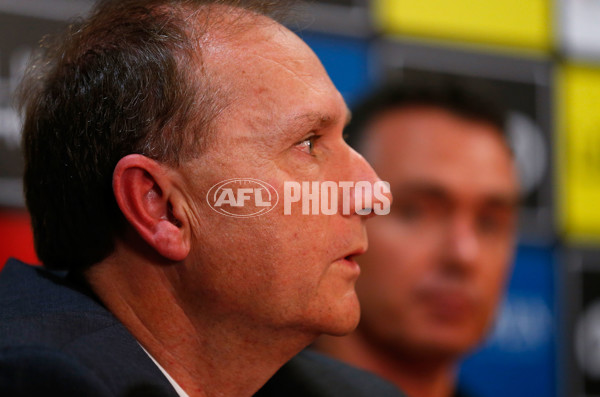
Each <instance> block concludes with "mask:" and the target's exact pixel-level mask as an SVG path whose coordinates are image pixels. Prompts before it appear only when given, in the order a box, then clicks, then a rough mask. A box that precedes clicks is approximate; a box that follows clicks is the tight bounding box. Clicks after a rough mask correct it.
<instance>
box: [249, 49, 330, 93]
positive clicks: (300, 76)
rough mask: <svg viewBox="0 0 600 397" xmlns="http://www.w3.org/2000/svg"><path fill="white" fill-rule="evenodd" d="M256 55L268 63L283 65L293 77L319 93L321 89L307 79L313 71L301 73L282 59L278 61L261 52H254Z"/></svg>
mask: <svg viewBox="0 0 600 397" xmlns="http://www.w3.org/2000/svg"><path fill="white" fill-rule="evenodd" d="M252 55H253V56H254V57H257V58H260V59H262V60H264V61H266V62H268V63H271V64H273V65H276V66H279V67H281V68H282V69H283V70H285V71H286V72H287V73H288V74H290V75H292V76H293V77H295V78H296V79H297V80H299V81H300V82H301V83H302V84H304V85H305V86H306V87H308V88H309V89H310V90H311V91H314V92H315V93H317V94H319V90H318V89H317V88H316V87H314V86H313V85H312V84H309V83H308V82H307V81H306V78H307V77H311V76H312V74H311V73H306V74H301V73H299V72H298V71H297V70H294V68H292V67H290V66H288V65H286V64H285V63H284V62H281V61H277V60H275V59H272V58H269V57H266V56H263V55H260V54H252Z"/></svg>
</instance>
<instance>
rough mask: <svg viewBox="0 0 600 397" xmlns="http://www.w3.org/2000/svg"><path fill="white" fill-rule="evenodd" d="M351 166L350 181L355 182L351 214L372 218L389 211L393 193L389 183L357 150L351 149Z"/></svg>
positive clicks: (351, 192) (351, 194)
mask: <svg viewBox="0 0 600 397" xmlns="http://www.w3.org/2000/svg"><path fill="white" fill-rule="evenodd" d="M350 151H351V153H350V158H351V161H350V164H351V166H350V168H349V170H348V171H349V178H350V179H348V181H351V182H354V187H353V188H352V189H351V190H350V197H349V199H350V209H351V212H350V214H349V215H354V214H357V215H360V216H363V217H365V218H370V217H372V216H374V215H380V214H387V213H389V209H390V206H391V204H392V200H393V197H392V193H391V192H390V189H389V184H387V183H386V182H384V181H382V180H381V179H380V178H379V176H377V173H376V172H375V171H374V170H373V168H372V167H371V165H370V164H369V163H368V162H367V160H365V158H364V157H363V156H361V155H360V154H359V153H357V152H356V151H354V150H352V149H350Z"/></svg>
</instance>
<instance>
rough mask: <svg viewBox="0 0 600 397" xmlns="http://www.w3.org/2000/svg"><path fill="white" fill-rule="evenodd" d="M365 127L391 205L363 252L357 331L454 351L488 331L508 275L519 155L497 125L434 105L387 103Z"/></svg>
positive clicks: (389, 341)
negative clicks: (387, 184)
mask: <svg viewBox="0 0 600 397" xmlns="http://www.w3.org/2000/svg"><path fill="white" fill-rule="evenodd" d="M367 132H368V137H369V138H368V139H369V140H368V143H367V145H368V146H367V147H366V148H365V157H366V158H367V159H369V160H370V161H371V162H372V165H373V168H374V169H375V170H376V171H377V172H378V174H379V176H380V177H381V178H382V179H383V180H386V181H388V182H390V185H391V189H392V193H393V195H394V204H393V206H392V210H391V213H390V215H388V216H385V217H379V218H378V219H373V221H372V222H370V224H369V225H368V233H369V242H370V248H369V251H368V252H367V253H366V254H365V255H364V256H363V257H361V258H359V262H360V264H361V268H362V271H363V273H362V275H361V278H360V279H359V281H358V284H357V292H358V296H359V298H360V302H361V306H362V320H361V325H360V326H359V329H360V332H363V333H364V334H365V335H366V336H367V337H368V338H370V339H372V340H378V343H379V344H383V346H386V349H388V350H392V351H396V352H398V353H400V354H408V355H413V356H416V357H421V358H425V357H427V356H429V355H434V356H439V355H442V356H446V357H452V358H455V357H456V356H457V355H460V354H462V353H464V352H465V351H467V350H468V349H470V348H472V347H473V346H474V345H475V344H477V343H478V342H479V341H480V340H481V338H482V337H483V335H484V333H485V331H486V329H487V328H488V326H489V325H490V323H491V322H492V320H493V317H494V312H495V309H496V306H497V304H498V301H499V298H500V297H501V294H502V291H503V287H504V284H505V280H506V278H507V273H508V270H509V262H510V261H511V257H512V249H513V240H514V232H515V211H516V202H517V183H516V180H515V170H514V168H513V160H512V158H511V155H510V153H509V150H508V148H507V147H506V145H505V143H504V142H503V141H502V139H501V138H500V137H499V136H498V131H497V130H495V129H494V127H492V126H491V125H487V124H484V123H480V122H476V121H470V120H467V119H464V118H461V117H459V116H455V115H452V114H450V113H448V112H446V111H444V110H441V109H436V108H428V107H409V108H403V109H397V110H391V111H388V112H386V113H383V114H382V115H380V116H379V117H377V118H376V120H375V121H374V122H373V123H372V124H371V125H370V128H369V129H368V131H367Z"/></svg>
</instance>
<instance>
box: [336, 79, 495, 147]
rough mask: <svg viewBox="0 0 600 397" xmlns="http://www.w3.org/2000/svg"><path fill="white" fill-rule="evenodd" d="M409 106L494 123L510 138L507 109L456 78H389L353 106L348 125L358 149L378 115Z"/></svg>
mask: <svg viewBox="0 0 600 397" xmlns="http://www.w3.org/2000/svg"><path fill="white" fill-rule="evenodd" d="M409 107H428V108H436V109H442V110H445V111H447V112H449V113H452V114H454V115H457V116H460V117H462V118H465V119H468V120H473V121H478V122H481V123H485V124H490V125H492V126H494V127H496V129H497V130H498V132H499V133H500V134H502V136H503V138H504V139H507V136H506V133H505V121H506V112H505V109H503V108H502V106H500V105H499V104H498V103H496V102H495V100H493V99H492V98H491V97H490V96H486V95H482V94H481V93H479V92H476V91H474V90H471V89H467V88H465V87H463V86H461V85H458V84H457V83H453V82H436V83H434V82H432V83H417V82H406V83H402V82H388V83H386V84H385V85H382V86H381V87H380V88H378V89H376V90H374V91H373V92H371V93H370V94H369V95H368V96H367V97H365V98H363V100H362V101H361V102H360V103H359V104H358V105H357V106H356V107H354V108H353V109H352V121H351V122H350V124H349V125H348V126H347V127H346V129H345V131H344V132H345V134H346V136H347V141H348V143H349V144H350V146H352V147H353V148H355V149H356V150H358V151H361V149H362V143H363V140H365V139H368V138H367V137H366V136H365V135H366V134H367V131H366V129H367V127H368V125H369V123H371V122H372V121H373V120H375V119H376V118H377V117H378V116H380V115H382V114H383V113H386V112H388V111H392V110H400V109H404V108H409Z"/></svg>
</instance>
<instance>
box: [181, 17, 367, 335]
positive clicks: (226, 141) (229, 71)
mask: <svg viewBox="0 0 600 397" xmlns="http://www.w3.org/2000/svg"><path fill="white" fill-rule="evenodd" d="M262 22H264V21H262ZM257 25H258V26H259V27H257V28H252V29H251V30H250V31H248V32H246V33H245V34H244V36H243V37H237V38H236V39H235V40H234V41H231V40H229V41H227V40H224V41H223V43H222V45H220V46H218V47H215V48H216V49H215V50H213V51H207V53H206V54H205V62H206V64H207V65H209V67H211V68H214V70H217V71H218V72H219V75H220V76H226V78H227V80H224V81H225V82H227V83H228V85H229V87H230V88H231V89H230V92H231V96H232V102H231V105H230V106H229V107H228V108H227V109H226V110H225V111H224V112H223V113H221V114H220V115H219V117H218V119H217V122H216V124H217V130H218V135H217V136H215V137H213V138H211V139H210V141H211V142H210V143H209V144H208V145H207V148H206V150H205V151H204V152H203V154H202V155H201V156H200V158H198V159H197V160H194V161H192V162H190V163H189V164H187V165H186V166H185V168H186V169H185V176H186V184H187V186H188V187H187V188H188V189H189V194H190V199H189V201H192V202H194V207H193V208H190V214H191V215H190V217H191V218H192V219H193V220H194V222H195V223H196V224H195V225H194V233H195V236H194V244H193V246H192V247H193V248H192V250H193V252H192V255H191V257H190V259H191V260H190V261H189V266H188V267H187V270H186V271H187V272H188V274H185V275H182V276H181V277H185V278H186V280H187V281H186V284H187V285H188V286H189V288H190V290H189V291H187V293H189V294H190V295H191V296H190V299H189V300H186V301H192V302H195V304H196V305H197V307H196V308H194V310H204V311H206V310H210V311H212V312H214V313H213V314H214V315H215V316H216V318H222V319H223V321H226V320H227V318H229V317H240V316H243V317H245V318H246V319H247V324H248V325H255V326H258V327H271V328H277V329H281V330H285V329H293V330H296V331H297V330H302V331H303V332H306V333H310V334H318V333H323V332H326V333H334V334H341V333H347V332H349V331H351V330H353V329H354V327H355V326H356V324H357V323H358V317H359V305H358V300H357V297H356V293H355V290H354V286H355V282H356V279H357V277H358V275H359V272H360V269H359V267H358V265H357V264H356V262H354V261H352V260H349V258H348V256H349V255H352V254H357V253H360V252H363V251H364V250H365V249H366V244H367V241H366V230H365V226H364V219H363V218H361V217H359V216H357V215H349V216H344V215H341V214H338V215H303V214H301V212H300V208H297V207H294V208H293V209H294V211H293V212H292V215H284V213H283V212H284V207H283V205H282V203H281V202H280V203H279V205H278V206H277V207H276V208H275V209H274V210H272V211H271V212H269V213H267V214H264V215H261V216H258V217H252V218H235V217H228V216H224V215H222V214H220V213H217V212H215V211H213V210H212V209H211V208H210V207H209V206H208V204H207V200H206V194H207V192H208V191H209V189H210V187H211V186H213V185H214V184H216V183H218V182H220V181H224V180H227V179H230V178H256V179H259V180H261V181H264V182H267V183H269V184H270V185H272V186H273V187H274V188H275V189H276V190H277V191H278V192H279V197H280V200H281V199H282V198H283V196H284V193H283V192H284V189H283V186H284V182H285V181H357V180H367V181H371V182H373V181H375V180H376V175H375V173H374V172H373V170H372V169H371V167H370V166H369V165H368V164H367V163H366V161H365V160H364V159H363V158H362V157H361V156H359V155H358V154H357V153H356V152H354V151H353V150H351V149H350V147H349V146H348V145H347V144H346V143H345V142H344V140H343V138H342V131H343V127H344V125H345V123H346V122H347V119H348V117H349V115H348V110H347V107H346V104H345V103H344V100H343V99H342V97H341V95H340V94H339V92H338V91H337V90H336V88H335V87H334V86H333V84H332V82H331V81H330V79H329V77H328V76H327V74H326V72H325V70H324V69H323V67H322V65H321V63H320V62H319V60H318V59H317V57H316V56H315V55H314V53H313V52H312V51H311V50H310V49H309V48H308V47H307V46H306V44H304V43H303V42H302V41H301V40H300V39H299V38H298V37H297V36H296V35H294V34H293V33H291V32H290V31H288V30H287V29H285V28H283V27H282V26H280V25H275V24H273V23H268V22H267V23H262V24H257Z"/></svg>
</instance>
